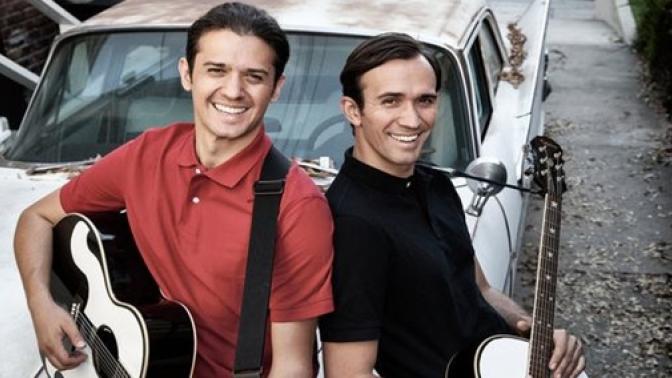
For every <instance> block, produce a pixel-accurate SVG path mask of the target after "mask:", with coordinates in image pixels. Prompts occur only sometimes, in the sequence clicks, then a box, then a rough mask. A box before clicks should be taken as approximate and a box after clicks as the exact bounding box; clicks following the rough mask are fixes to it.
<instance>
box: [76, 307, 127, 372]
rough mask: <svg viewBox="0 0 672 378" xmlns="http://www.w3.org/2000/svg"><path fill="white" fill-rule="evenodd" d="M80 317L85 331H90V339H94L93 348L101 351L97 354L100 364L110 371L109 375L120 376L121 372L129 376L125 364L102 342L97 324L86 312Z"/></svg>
mask: <svg viewBox="0 0 672 378" xmlns="http://www.w3.org/2000/svg"><path fill="white" fill-rule="evenodd" d="M78 319H82V320H81V321H80V325H81V326H82V328H84V331H85V332H86V333H88V335H89V339H90V340H92V341H93V342H92V343H91V344H92V349H93V350H94V351H97V352H98V353H99V355H98V356H97V357H99V358H100V359H99V362H100V365H99V366H101V367H102V368H103V369H104V370H105V371H106V372H107V373H108V375H111V376H112V377H117V376H119V375H118V373H120V372H121V373H123V374H125V375H126V376H127V377H128V373H126V371H125V369H124V368H123V366H121V364H120V363H119V361H117V360H116V359H115V358H114V356H112V354H111V353H110V351H109V350H108V349H107V346H105V344H104V343H103V342H102V340H101V339H100V337H99V336H98V334H97V333H96V328H95V326H93V324H92V323H91V321H90V320H89V319H88V317H87V316H86V315H85V314H84V313H80V317H79V318H78ZM120 369H121V370H120ZM122 376H123V375H122Z"/></svg>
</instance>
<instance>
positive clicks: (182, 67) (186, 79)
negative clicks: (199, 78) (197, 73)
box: [177, 57, 191, 92]
mask: <svg viewBox="0 0 672 378" xmlns="http://www.w3.org/2000/svg"><path fill="white" fill-rule="evenodd" d="M177 70H178V71H180V82H181V83H182V88H184V90H185V91H187V92H191V73H190V72H189V62H187V58H185V57H182V58H180V61H179V63H178V64H177Z"/></svg>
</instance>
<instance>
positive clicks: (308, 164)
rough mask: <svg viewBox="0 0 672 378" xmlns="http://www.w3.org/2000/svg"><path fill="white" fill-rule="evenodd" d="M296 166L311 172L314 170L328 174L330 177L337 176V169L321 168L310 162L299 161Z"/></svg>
mask: <svg viewBox="0 0 672 378" xmlns="http://www.w3.org/2000/svg"><path fill="white" fill-rule="evenodd" d="M298 164H299V166H300V167H303V168H309V169H312V170H315V171H319V172H324V173H328V174H330V175H332V176H336V175H337V174H338V169H336V168H328V167H323V166H321V165H319V164H316V163H313V162H311V161H307V160H299V161H298Z"/></svg>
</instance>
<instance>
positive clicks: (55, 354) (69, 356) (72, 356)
mask: <svg viewBox="0 0 672 378" xmlns="http://www.w3.org/2000/svg"><path fill="white" fill-rule="evenodd" d="M47 357H48V359H49V361H50V362H51V364H52V365H54V366H55V367H56V368H57V369H59V370H68V369H72V368H75V367H77V366H78V365H79V364H81V363H82V362H84V360H86V354H84V353H82V352H79V351H75V352H73V353H70V352H69V351H67V350H65V348H64V347H63V345H62V344H61V343H59V347H58V348H51V349H50V351H49V353H48V354H47Z"/></svg>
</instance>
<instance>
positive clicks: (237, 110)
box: [213, 103, 247, 114]
mask: <svg viewBox="0 0 672 378" xmlns="http://www.w3.org/2000/svg"><path fill="white" fill-rule="evenodd" d="M213 105H214V106H215V109H217V111H220V112H222V113H228V114H240V113H242V112H244V111H245V110H247V108H240V107H232V106H226V105H222V104H215V103H213Z"/></svg>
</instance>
